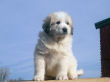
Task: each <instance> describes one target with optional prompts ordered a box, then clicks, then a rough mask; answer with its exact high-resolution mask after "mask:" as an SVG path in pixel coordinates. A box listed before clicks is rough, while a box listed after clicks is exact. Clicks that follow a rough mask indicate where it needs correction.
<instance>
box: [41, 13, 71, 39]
mask: <svg viewBox="0 0 110 82" xmlns="http://www.w3.org/2000/svg"><path fill="white" fill-rule="evenodd" d="M43 29H44V31H45V32H46V33H47V34H48V35H50V36H53V37H64V36H66V35H72V34H73V26H72V19H71V17H70V16H69V15H68V14H67V13H65V12H55V13H52V14H50V15H49V16H47V17H46V19H45V20H44V24H43Z"/></svg>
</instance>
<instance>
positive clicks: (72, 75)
mask: <svg viewBox="0 0 110 82" xmlns="http://www.w3.org/2000/svg"><path fill="white" fill-rule="evenodd" d="M68 78H69V79H70V80H73V79H77V78H78V76H77V74H70V75H68Z"/></svg>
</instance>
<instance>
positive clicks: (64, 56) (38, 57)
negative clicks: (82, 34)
mask: <svg viewBox="0 0 110 82" xmlns="http://www.w3.org/2000/svg"><path fill="white" fill-rule="evenodd" d="M66 15H67V16H66ZM51 16H55V17H57V19H55V20H59V19H62V24H61V25H59V28H63V27H64V26H65V27H67V29H68V34H67V35H66V36H65V37H64V38H63V39H62V40H60V41H59V42H56V40H53V38H52V37H50V36H49V35H48V34H47V33H45V32H44V31H43V32H40V33H39V40H38V43H37V45H36V49H35V54H34V63H35V72H34V80H37V81H41V80H45V79H50V78H56V79H57V80H68V79H75V78H77V77H78V75H82V74H83V71H82V70H80V71H77V61H76V59H75V57H74V55H73V52H72V35H71V34H70V32H71V29H70V28H71V27H69V26H67V25H66V24H65V23H64V21H65V20H66V18H67V17H68V14H66V13H64V12H55V13H53V14H51ZM53 19H54V18H53ZM46 21H48V20H47V19H46ZM44 22H45V21H44ZM71 22H72V21H71ZM54 28H55V27H54ZM48 77H49V78H48Z"/></svg>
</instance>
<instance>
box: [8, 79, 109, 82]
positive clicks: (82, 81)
mask: <svg viewBox="0 0 110 82" xmlns="http://www.w3.org/2000/svg"><path fill="white" fill-rule="evenodd" d="M9 82H110V78H87V79H75V80H62V81H61V80H46V81H9Z"/></svg>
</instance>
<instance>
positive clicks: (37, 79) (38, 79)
mask: <svg viewBox="0 0 110 82" xmlns="http://www.w3.org/2000/svg"><path fill="white" fill-rule="evenodd" d="M33 80H34V81H43V80H44V76H43V75H35V76H34V78H33Z"/></svg>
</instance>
